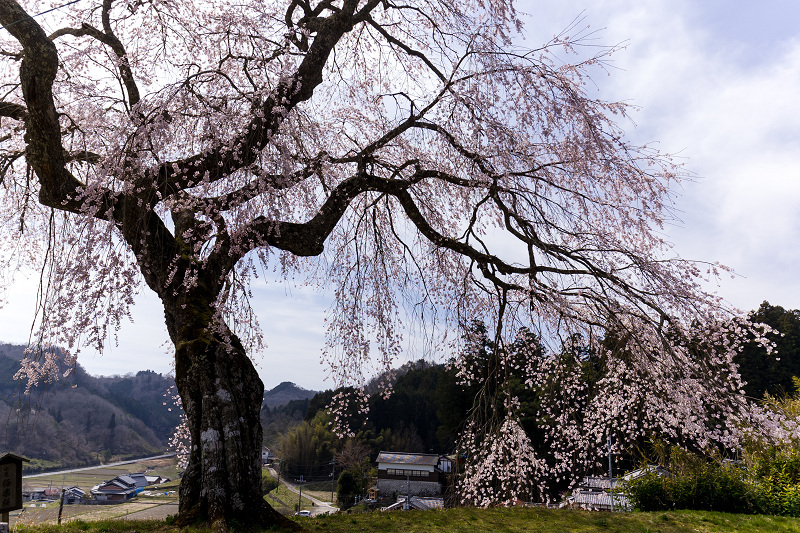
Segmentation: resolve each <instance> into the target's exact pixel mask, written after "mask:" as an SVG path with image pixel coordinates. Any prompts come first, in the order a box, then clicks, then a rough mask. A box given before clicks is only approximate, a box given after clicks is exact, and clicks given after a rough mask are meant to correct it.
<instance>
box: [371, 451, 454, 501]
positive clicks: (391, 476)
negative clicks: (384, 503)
mask: <svg viewBox="0 0 800 533" xmlns="http://www.w3.org/2000/svg"><path fill="white" fill-rule="evenodd" d="M377 463H378V485H377V488H378V494H379V495H380V496H381V497H391V496H393V495H397V494H410V495H411V496H438V495H440V494H442V493H443V491H444V486H445V484H446V481H447V480H446V476H447V474H450V473H451V472H452V461H451V460H450V459H448V458H447V457H443V456H441V455H436V454H428V453H397V452H381V453H379V454H378V458H377Z"/></svg>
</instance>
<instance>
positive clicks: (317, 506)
mask: <svg viewBox="0 0 800 533" xmlns="http://www.w3.org/2000/svg"><path fill="white" fill-rule="evenodd" d="M268 468H269V473H270V474H272V476H273V477H274V478H275V479H280V480H281V484H282V485H285V486H286V488H287V489H289V490H290V491H292V492H294V493H295V494H297V495H299V494H300V489H298V488H297V485H296V484H294V483H290V482H289V481H286V479H285V478H282V477H279V476H278V472H276V471H275V469H274V468H272V467H271V466H270V467H268ZM303 497H304V498H307V499H309V500H311V501H312V502H314V507H313V508H311V509H308V510H309V511H311V516H317V515H319V514H333V513H335V512H337V511H339V508H338V507H334V506H333V505H331V502H326V501H323V500H318V499H317V498H314V497H313V496H310V495H309V494H308V493H306V494H303Z"/></svg>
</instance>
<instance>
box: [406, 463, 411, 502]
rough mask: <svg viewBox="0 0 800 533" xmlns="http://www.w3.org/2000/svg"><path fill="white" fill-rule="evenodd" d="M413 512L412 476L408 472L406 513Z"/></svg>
mask: <svg viewBox="0 0 800 533" xmlns="http://www.w3.org/2000/svg"><path fill="white" fill-rule="evenodd" d="M409 510H411V476H410V475H409V474H408V470H406V511H409Z"/></svg>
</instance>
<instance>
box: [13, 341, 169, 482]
mask: <svg viewBox="0 0 800 533" xmlns="http://www.w3.org/2000/svg"><path fill="white" fill-rule="evenodd" d="M23 350H24V347H22V346H15V345H9V344H0V448H2V449H4V450H12V451H14V452H16V453H20V454H23V455H25V456H27V457H30V458H32V459H34V461H33V463H32V466H33V467H34V468H42V467H43V468H48V467H55V466H79V465H85V464H95V463H97V462H98V461H100V460H109V459H111V458H112V457H128V456H143V455H147V454H152V453H157V452H161V451H163V450H165V449H166V448H167V440H168V438H169V435H170V434H171V432H172V430H173V429H174V428H175V426H176V425H177V423H178V418H179V412H178V410H176V409H175V407H174V406H173V405H170V402H169V401H168V395H167V392H168V390H170V387H173V386H174V382H173V380H172V378H171V377H169V376H164V375H161V374H158V373H156V372H152V371H149V370H143V371H141V372H138V373H136V374H135V375H133V374H132V375H126V376H113V377H93V376H90V375H88V374H87V373H86V371H85V370H84V369H83V368H82V367H81V366H80V365H77V366H76V367H75V368H74V369H73V370H72V372H71V373H70V374H69V375H68V376H66V377H64V376H63V375H61V376H60V377H59V380H58V381H57V382H55V383H45V384H41V385H39V386H37V387H36V388H34V389H33V390H32V391H31V392H30V394H25V391H24V388H21V384H20V382H19V381H16V380H14V379H13V376H14V374H15V373H16V372H17V370H18V369H19V366H20V365H19V361H20V359H21V358H22V357H23ZM23 387H24V385H23ZM165 402H166V405H165Z"/></svg>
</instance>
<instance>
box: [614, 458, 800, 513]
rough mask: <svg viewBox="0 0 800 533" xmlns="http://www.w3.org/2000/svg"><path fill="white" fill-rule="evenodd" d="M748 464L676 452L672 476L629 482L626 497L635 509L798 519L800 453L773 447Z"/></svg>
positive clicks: (656, 476)
mask: <svg viewBox="0 0 800 533" xmlns="http://www.w3.org/2000/svg"><path fill="white" fill-rule="evenodd" d="M747 462H748V463H750V466H749V467H745V466H744V463H728V464H726V463H724V462H721V461H719V460H714V459H712V460H709V459H706V458H703V457H701V456H699V455H696V454H692V453H689V452H686V451H684V450H681V449H680V448H677V447H674V448H672V449H671V455H670V459H669V463H668V467H667V468H668V470H670V471H671V472H672V473H673V474H674V475H673V477H661V476H658V475H657V474H655V473H653V472H651V473H649V474H648V475H646V476H644V477H642V478H640V479H637V480H632V481H628V482H626V484H625V492H626V493H627V494H628V496H629V497H630V499H631V503H632V504H633V506H634V507H635V508H636V509H639V510H642V511H660V510H672V509H692V510H707V511H721V512H736V513H746V514H771V515H785V516H795V517H797V516H800V451H797V450H790V451H784V450H779V449H776V448H769V449H766V450H763V451H761V452H760V453H759V454H758V455H757V456H749V457H748V461H747Z"/></svg>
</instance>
